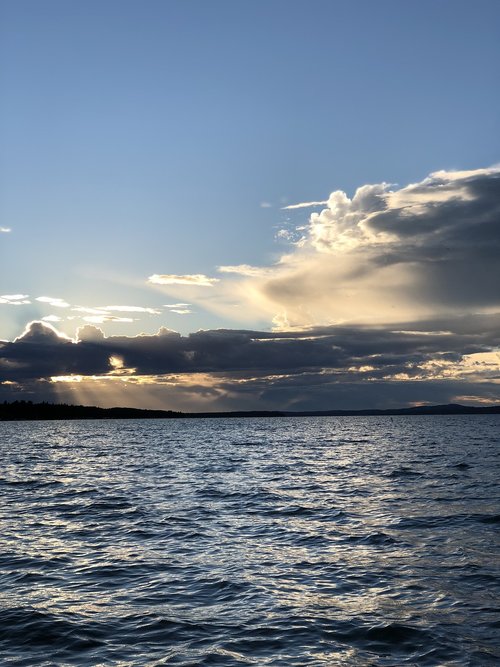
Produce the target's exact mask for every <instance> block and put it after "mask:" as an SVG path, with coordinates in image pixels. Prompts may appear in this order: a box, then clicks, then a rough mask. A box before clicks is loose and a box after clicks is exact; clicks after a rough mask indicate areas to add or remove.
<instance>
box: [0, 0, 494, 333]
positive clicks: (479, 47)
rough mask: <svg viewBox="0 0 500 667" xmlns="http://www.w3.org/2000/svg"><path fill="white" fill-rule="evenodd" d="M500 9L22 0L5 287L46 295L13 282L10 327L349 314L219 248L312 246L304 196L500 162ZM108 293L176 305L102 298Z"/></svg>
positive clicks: (10, 31)
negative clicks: (256, 272) (179, 279)
mask: <svg viewBox="0 0 500 667" xmlns="http://www.w3.org/2000/svg"><path fill="white" fill-rule="evenodd" d="M498 25H500V4H499V3H498V2H496V1H491V2H489V1H486V0H479V1H478V2H475V3H471V2H460V1H457V0H453V1H451V0H450V1H447V0H443V1H432V2H431V1H423V2H418V3H416V2H399V1H398V2H392V1H388V0H387V1H383V2H372V1H370V2H368V1H365V2H362V1H353V2H337V1H335V0H329V1H318V0H312V1H309V2H307V3H306V2H305V1H300V2H299V1H290V0H286V1H285V0H267V1H265V2H264V1H258V0H257V1H253V2H234V1H231V2H229V1H221V0H214V1H213V2H201V1H190V0H182V1H181V0H169V1H162V2H156V1H153V0H149V1H148V2H145V3H139V2H137V1H133V2H131V1H120V2H118V1H114V0H108V1H106V2H94V1H88V2H85V3H69V2H62V1H53V0H44V1H43V2H40V1H37V2H34V1H30V2H27V1H23V0H20V1H17V2H3V3H2V4H1V28H0V44H1V46H0V58H1V61H2V67H1V70H0V92H1V95H2V100H3V102H2V109H1V111H0V142H1V147H2V148H1V157H0V197H1V204H0V215H1V218H0V227H1V228H2V229H9V230H11V231H8V232H2V233H0V261H1V264H0V285H1V288H0V293H1V294H2V295H14V296H16V295H23V297H24V298H23V299H17V301H19V302H20V301H26V303H19V304H18V305H13V303H12V300H10V302H9V300H8V299H7V300H6V301H7V302H6V303H1V302H0V309H1V311H0V314H1V319H0V339H1V338H3V339H5V340H12V339H13V338H14V337H16V336H19V335H20V333H21V332H22V331H23V329H24V327H25V326H26V325H27V324H28V323H29V322H30V321H32V320H39V319H42V318H51V319H49V320H46V321H48V322H52V324H53V325H54V326H56V327H57V329H58V330H59V331H61V332H63V333H65V334H66V335H68V336H71V337H73V336H74V335H75V332H76V329H77V327H79V326H82V325H85V324H95V325H98V326H99V327H100V328H101V329H102V330H103V331H104V332H105V334H106V335H108V336H112V335H115V336H118V335H123V336H135V335H136V334H138V333H139V332H146V333H148V334H154V333H155V332H156V331H157V330H158V328H159V327H160V326H163V327H167V328H169V329H174V330H176V331H179V332H181V333H183V334H187V333H189V332H195V331H197V330H199V329H216V328H220V327H224V328H230V329H239V328H242V327H243V328H246V329H248V328H253V329H258V330H262V331H266V330H267V331H268V330H270V329H272V328H273V327H274V328H276V322H277V321H278V324H279V326H280V327H281V328H283V326H286V324H283V323H284V322H285V323H286V322H288V323H289V324H290V326H292V325H293V326H300V325H303V326H313V325H314V326H325V325H335V324H338V322H339V321H351V319H352V313H351V311H349V309H346V308H345V307H344V305H343V304H340V305H339V306H338V307H337V306H336V308H335V309H333V311H335V312H333V311H332V312H330V310H329V308H328V307H327V306H325V302H324V299H323V300H320V301H319V302H318V305H317V307H316V309H315V310H314V317H313V315H311V313H308V314H307V317H304V318H303V319H302V320H301V316H300V313H301V312H303V311H304V307H305V306H304V305H303V304H299V305H300V307H295V306H296V305H297V298H298V297H297V295H295V294H294V295H293V299H292V301H293V304H291V303H290V298H288V297H287V298H288V300H287V299H286V298H285V297H284V296H283V294H284V292H280V296H279V298H278V297H277V296H276V294H277V291H276V289H275V284H274V283H273V285H271V286H270V287H269V286H267V285H266V286H265V287H262V284H260V283H259V284H258V285H256V284H255V283H254V282H252V280H251V279H249V280H247V281H246V282H245V281H243V282H242V281H241V280H239V279H238V277H237V276H238V275H240V276H241V271H240V274H236V278H235V277H234V276H235V274H234V272H233V273H227V272H221V271H220V270H219V269H218V267H221V266H222V267H224V266H241V265H250V266H251V267H260V269H261V274H260V275H261V277H262V272H263V271H264V269H265V268H266V267H267V269H269V270H270V271H272V270H273V268H272V267H276V266H277V265H280V264H283V263H285V264H286V263H287V262H288V261H289V260H288V259H286V258H290V257H293V258H294V259H293V261H294V262H295V265H297V264H298V263H300V262H303V266H304V267H306V266H309V264H307V261H309V260H307V261H305V260H303V254H301V251H300V249H299V251H298V250H297V246H296V245H294V243H296V242H297V240H299V239H300V238H301V237H302V238H303V242H304V243H306V244H307V243H310V244H311V247H314V248H315V250H318V252H322V250H321V248H319V245H318V244H317V243H316V241H317V238H316V237H314V238H313V236H311V235H312V234H313V232H312V231H311V230H312V227H310V225H311V222H310V215H311V211H313V212H314V211H316V212H317V213H319V212H320V211H321V210H322V206H323V208H324V206H325V205H321V206H318V207H316V208H312V209H311V208H301V209H292V210H284V207H285V206H287V205H291V204H296V203H301V202H310V201H324V202H325V201H326V200H328V197H329V195H330V193H331V192H333V191H337V190H341V191H345V192H346V193H347V194H348V195H349V197H352V196H353V195H354V193H355V191H356V189H357V188H359V187H361V186H363V185H365V184H380V183H389V184H392V185H391V188H392V189H393V190H397V188H404V187H405V186H407V185H408V184H411V183H420V182H423V181H424V179H425V178H426V177H427V176H428V175H429V174H430V173H433V172H437V171H439V170H445V171H446V172H447V173H452V172H453V173H455V172H460V173H461V172H464V171H467V170H468V171H474V170H476V171H477V170H480V169H484V168H489V167H491V166H492V165H495V164H497V163H498V162H499V155H500V151H499V148H500V146H499V139H498V137H499V136H500V114H499V101H500V93H499V90H500V86H499V80H498V79H499V76H498V71H499V70H498V63H499V62H500V42H499V40H498ZM474 192H476V191H474ZM327 210H330V209H327ZM324 217H325V216H324ZM326 217H328V216H326ZM323 219H324V218H323ZM323 219H322V220H323ZM297 228H298V229H297ZM304 239H305V240H304ZM315 244H316V245H315ZM323 250H324V248H323ZM263 267H264V268H263ZM247 273H248V271H247ZM152 275H160V276H165V275H166V276H172V275H173V276H186V275H187V276H193V275H195V276H198V275H203V276H206V277H208V278H210V279H213V280H214V281H215V280H217V281H218V282H217V283H216V282H213V283H212V284H211V286H200V285H198V286H193V285H185V284H184V285H182V284H174V285H172V284H165V281H164V282H163V284H158V283H157V282H156V283H155V282H151V281H150V282H148V277H150V276H152ZM321 275H323V273H322V274H321ZM246 277H247V278H248V277H249V276H248V275H247V276H246ZM273 279H274V278H273ZM279 280H281V278H279ZM408 280H409V279H408ZM285 282H286V281H285ZM445 282H446V281H445ZM290 284H292V283H290ZM336 284H338V283H336ZM329 289H330V288H329V287H328V285H326V284H325V285H318V292H319V291H321V290H326V292H328V290H329ZM345 289H346V291H345V294H344V298H345V299H347V300H348V299H349V298H350V297H349V295H350V294H351V293H352V285H351V286H350V287H349V288H347V287H346V288H345ZM363 289H366V288H363ZM478 289H479V288H478ZM270 290H271V291H272V299H271V301H273V303H272V304H271V303H269V294H270ZM349 290H351V291H349ZM285 291H286V293H287V294H288V296H289V295H290V292H291V291H293V290H292V288H291V287H290V286H287V288H286V290H285ZM256 292H259V294H260V295H261V294H265V297H266V299H267V301H266V305H265V307H264V306H263V305H262V303H263V302H262V299H261V298H260V297H259V299H260V300H259V299H258V298H255V299H253V300H250V301H251V303H250V301H249V300H248V298H247V297H248V295H249V294H250V295H254V293H256ZM419 294H420V297H421V298H420V300H419V299H417V300H414V301H415V303H414V302H413V301H412V304H413V305H412V308H413V310H414V312H415V313H417V312H418V317H424V316H425V317H429V316H430V314H432V313H431V312H430V311H431V310H432V312H433V313H434V314H435V311H436V308H437V306H436V308H434V309H433V308H430V307H429V308H423V307H421V306H422V300H423V301H425V303H426V304H427V302H428V301H429V291H427V292H426V294H427V296H425V295H424V296H422V294H421V293H420V292H419ZM48 296H50V297H52V298H53V299H60V300H62V301H59V302H58V303H56V302H54V301H52V304H50V303H49V302H48V301H47V300H45V301H39V300H37V298H39V297H48ZM314 296H316V295H314ZM379 297H380V295H378V296H377V295H375V300H376V299H377V298H379ZM302 298H303V299H304V303H309V301H310V300H311V295H310V294H309V293H307V294H305V293H304V294H303V297H302ZM380 298H382V297H380ZM280 299H281V301H282V302H279V303H277V302H278V301H280ZM313 300H314V299H313ZM403 300H404V299H401V300H399V301H397V303H398V304H400V303H402V301H403ZM14 301H16V299H14ZM257 301H259V303H258V307H257V306H256V303H257ZM417 301H418V302H419V303H418V304H417V303H416V302H417ZM285 302H286V303H285ZM62 303H66V304H68V305H67V306H64V307H62ZM183 303H188V304H189V305H188V306H179V307H177V308H174V307H169V308H166V307H165V304H183ZM335 303H336V304H337V303H338V299H337V301H336V302H335ZM363 303H365V301H363ZM273 304H274V305H273ZM109 305H113V306H126V307H129V308H131V307H136V308H142V309H147V308H149V309H154V310H159V311H160V312H159V313H150V312H140V311H135V312H134V313H132V311H130V310H129V311H128V312H127V311H125V310H122V311H118V310H114V311H107V312H108V315H107V316H106V317H104V316H102V314H101V316H100V315H99V313H92V312H90V310H91V309H94V310H96V309H99V308H100V307H104V306H109ZM77 307H80V308H85V309H87V311H88V312H87V311H81V310H80V311H75V310H73V308H77ZM395 307H396V308H398V309H399V305H396V306H395ZM488 307H490V308H491V307H492V305H491V304H489V305H488ZM273 308H274V310H273ZM464 308H465V307H461V309H455V311H454V312H453V314H454V315H463V314H464V313H465V309H464ZM175 310H177V311H184V312H174V311H175ZM382 310H383V309H382ZM410 310H411V309H410ZM185 311H189V312H185ZM321 312H324V313H325V316H324V317H321V316H320V315H319V313H321ZM467 312H469V311H467ZM471 312H472V311H471ZM475 312H476V311H474V313H475ZM290 313H292V317H291V316H290ZM338 313H340V315H339V314H338ZM400 313H401V317H400V319H404V320H405V321H406V320H408V319H409V318H410V319H411V317H410V315H411V313H410V314H409V313H408V309H404V308H401V309H400ZM68 318H69V319H68ZM85 318H87V319H85ZM89 318H90V319H89ZM392 319H394V318H392ZM99 320H100V321H99ZM124 320H132V321H124Z"/></svg>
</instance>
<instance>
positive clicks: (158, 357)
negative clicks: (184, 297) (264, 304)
mask: <svg viewBox="0 0 500 667" xmlns="http://www.w3.org/2000/svg"><path fill="white" fill-rule="evenodd" d="M425 327H426V328H427V330H425V328H424V326H422V325H421V330H416V329H415V327H414V325H413V324H412V325H411V331H409V330H408V326H406V327H405V326H404V325H396V326H394V325H393V326H391V328H390V329H388V328H380V327H379V328H375V327H367V326H365V327H359V326H358V327H347V326H332V327H322V328H316V329H314V330H309V331H306V332H297V333H294V332H286V333H282V332H258V331H232V330H214V331H200V332H197V333H193V334H190V335H189V336H180V335H179V334H177V333H175V332H171V331H168V330H165V329H163V330H160V332H159V333H158V334H156V335H140V336H135V337H126V336H111V337H109V338H105V337H103V336H102V335H101V334H100V332H99V330H98V329H95V330H94V334H95V335H92V331H91V329H92V327H86V329H85V336H84V338H83V340H78V341H77V342H74V341H72V340H69V339H67V338H64V337H61V336H60V335H58V334H57V332H56V331H55V330H54V329H53V327H50V326H48V325H46V324H44V323H41V322H33V323H32V324H31V325H30V327H29V328H28V329H27V331H26V332H25V333H24V335H22V336H21V337H20V338H18V339H16V340H15V341H14V342H4V343H1V344H0V381H6V380H7V381H15V382H23V381H25V380H27V379H37V378H46V379H47V378H50V377H52V376H61V375H84V376H88V375H103V374H108V373H113V372H115V371H116V368H115V366H113V363H112V362H111V358H112V357H113V358H115V359H119V360H120V366H121V367H123V368H125V369H134V374H136V375H162V374H174V373H226V374H227V373H229V374H239V373H242V374H243V375H255V374H262V375H269V374H297V373H303V372H306V371H311V370H313V371H318V370H320V369H331V370H334V371H335V372H337V373H341V372H342V373H343V372H347V371H349V372H350V373H351V374H352V373H354V372H355V371H356V369H357V368H358V367H363V366H368V367H370V371H369V375H370V377H371V378H373V379H377V378H382V377H385V376H386V375H387V374H388V373H390V374H391V375H392V374H396V373H400V372H403V371H404V372H406V373H408V374H410V375H411V373H412V372H413V371H412V369H415V373H417V370H418V367H419V366H420V365H421V364H423V363H425V362H427V361H430V360H436V359H439V360H441V361H447V362H450V361H459V360H460V358H461V357H462V356H463V355H464V354H473V353H477V352H485V351H489V350H492V349H494V348H495V347H497V346H499V345H500V316H499V315H489V316H487V315H482V316H474V317H473V316H470V317H462V318H455V319H454V320H453V321H451V322H450V321H446V322H441V321H433V322H432V321H431V322H427V323H425ZM349 369H350V370H349ZM358 375H359V377H360V378H364V377H366V371H363V370H360V371H359V372H358ZM350 377H351V379H352V378H353V376H352V375H351V376H350Z"/></svg>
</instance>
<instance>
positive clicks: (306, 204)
mask: <svg viewBox="0 0 500 667" xmlns="http://www.w3.org/2000/svg"><path fill="white" fill-rule="evenodd" d="M325 204H328V200H327V199H325V200H324V201H305V202H301V203H299V204H290V205H289V206H283V207H282V208H281V210H282V211H293V210H295V209H299V208H312V207H314V206H324V205H325Z"/></svg>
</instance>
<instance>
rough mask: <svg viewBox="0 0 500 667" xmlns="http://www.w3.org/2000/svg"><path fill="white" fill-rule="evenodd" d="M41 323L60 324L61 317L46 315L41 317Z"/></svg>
mask: <svg viewBox="0 0 500 667" xmlns="http://www.w3.org/2000/svg"><path fill="white" fill-rule="evenodd" d="M42 322H62V317H58V316H57V315H47V316H46V317H42Z"/></svg>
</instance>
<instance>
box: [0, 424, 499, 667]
mask: <svg viewBox="0 0 500 667" xmlns="http://www.w3.org/2000/svg"><path fill="white" fill-rule="evenodd" d="M0 440H1V442H0V448H1V461H2V467H1V471H0V498H1V504H0V547H1V548H0V664H2V665H4V664H5V665H26V666H29V667H31V666H33V665H46V666H49V665H51V666H52V665H53V666H57V667H59V666H64V665H82V666H91V665H92V666H95V665H120V666H121V667H123V666H125V665H137V666H140V667H146V666H152V665H183V666H188V665H190V666H195V665H221V666H222V665H224V666H229V665H235V666H236V665H273V666H274V665H280V666H283V667H288V666H292V665H307V666H311V667H316V666H320V665H321V666H325V665H352V666H355V667H363V666H366V667H368V666H370V667H374V666H394V667H396V666H398V667H399V666H401V665H418V666H420V665H460V666H462V665H463V666H465V665H467V666H470V665H478V666H481V667H482V666H483V665H498V664H500V642H499V635H500V615H499V613H498V612H499V600H500V531H499V527H500V503H499V486H498V479H499V456H498V453H499V441H500V416H496V415H492V416H484V415H482V416H475V415H474V416H454V417H448V416H431V417H429V416H411V417H402V416H399V417H301V418H281V419H280V418H256V419H251V418H248V419H192V420H190V419H189V420H188V419H170V420H123V421H122V420H116V421H111V420H102V421H74V422H57V421H51V422H4V423H2V424H0Z"/></svg>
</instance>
